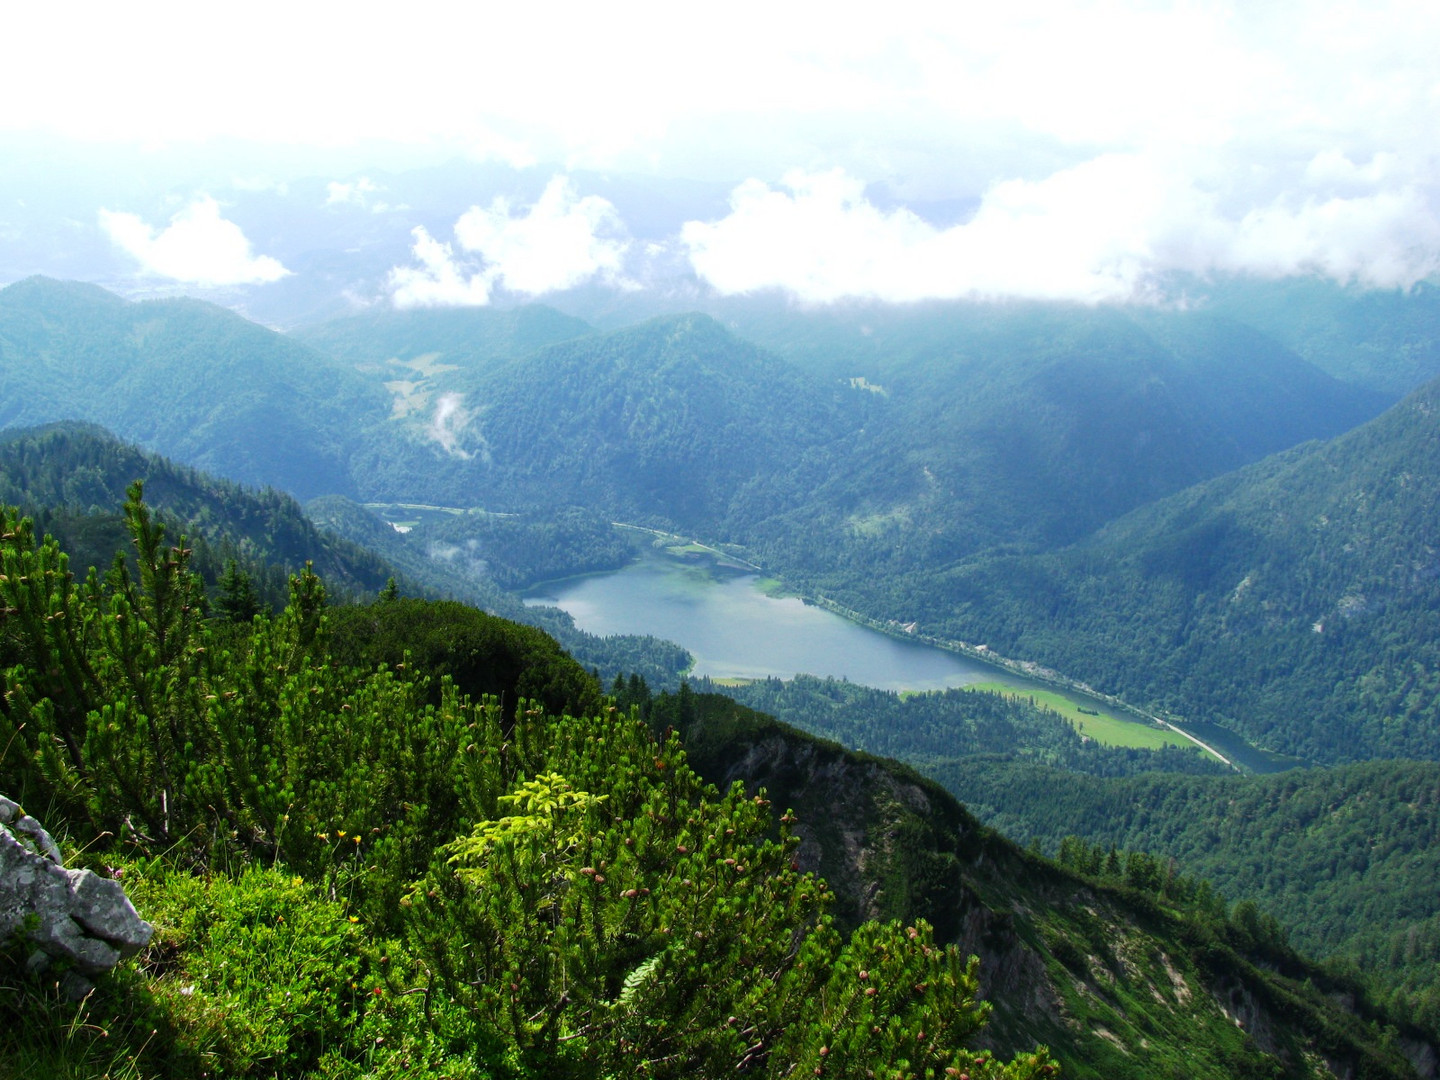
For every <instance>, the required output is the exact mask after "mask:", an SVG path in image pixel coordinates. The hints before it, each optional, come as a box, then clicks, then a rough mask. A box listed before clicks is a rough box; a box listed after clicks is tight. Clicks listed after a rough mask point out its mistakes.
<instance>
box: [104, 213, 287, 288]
mask: <svg viewBox="0 0 1440 1080" xmlns="http://www.w3.org/2000/svg"><path fill="white" fill-rule="evenodd" d="M100 227H101V228H102V229H104V230H105V232H106V233H107V234H108V235H109V237H110V239H111V240H112V241H113V242H114V243H115V244H116V245H117V246H119V247H120V248H122V249H124V250H125V251H126V252H128V253H129V254H130V255H132V256H133V257H134V258H135V259H136V260H138V261H139V263H140V265H141V266H142V267H143V268H144V270H145V271H146V272H147V273H150V274H155V275H157V276H159V277H166V278H171V279H172V280H175V281H183V282H187V283H190V284H195V285H263V284H267V283H269V282H272V281H279V280H280V279H281V278H282V277H285V276H286V275H288V274H289V273H290V271H289V270H287V269H285V267H284V266H282V265H281V264H280V262H279V260H277V259H273V258H271V257H270V256H268V255H255V254H253V253H252V251H251V249H250V241H249V240H247V239H246V238H245V234H244V233H243V232H241V230H240V226H238V225H236V224H235V223H234V222H233V221H227V220H225V218H223V217H221V216H220V205H219V204H218V203H217V202H216V201H215V200H214V199H212V198H210V197H209V196H206V197H204V198H200V199H197V200H195V201H194V202H192V203H191V204H190V205H189V206H187V207H186V208H185V209H183V210H181V211H180V212H179V213H178V214H176V215H175V216H174V217H172V218H171V219H170V224H169V225H168V226H166V227H165V228H163V229H160V230H158V231H157V230H156V229H154V228H152V227H151V226H150V225H149V224H148V223H146V222H145V221H144V220H142V219H141V218H140V216H139V215H137V214H127V213H118V212H116V211H112V210H104V209H102V210H101V211H100Z"/></svg>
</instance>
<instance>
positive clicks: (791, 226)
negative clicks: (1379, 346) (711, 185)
mask: <svg viewBox="0 0 1440 1080" xmlns="http://www.w3.org/2000/svg"><path fill="white" fill-rule="evenodd" d="M1291 173H1292V174H1293V175H1288V176H1278V177H1277V176H1275V175H1274V171H1273V170H1272V172H1271V174H1269V175H1268V176H1266V177H1264V178H1263V180H1262V181H1257V182H1247V181H1244V180H1243V179H1242V182H1240V183H1236V181H1235V180H1234V177H1235V176H1236V175H1239V176H1241V177H1242V178H1244V177H1245V176H1246V174H1245V173H1244V172H1243V170H1242V171H1240V172H1239V173H1235V172H1229V173H1225V172H1220V171H1218V170H1207V169H1206V168H1204V167H1202V166H1197V163H1196V162H1194V161H1187V162H1181V161H1171V160H1166V159H1165V158H1164V157H1163V156H1159V155H1150V154H1145V153H1116V154H1107V155H1102V156H1099V157H1096V158H1094V159H1092V160H1090V161H1086V162H1084V163H1082V164H1079V165H1076V166H1073V167H1070V168H1066V169H1061V170H1059V171H1056V172H1054V173H1052V174H1051V175H1049V176H1047V177H1044V178H1042V179H1038V180H1025V179H1014V180H1004V181H1000V182H997V183H994V184H992V185H991V186H990V187H989V189H988V190H986V191H985V192H984V194H983V197H982V198H981V200H980V203H979V206H978V208H977V209H976V211H975V213H974V214H973V216H972V217H971V218H970V219H969V220H968V221H965V222H963V223H961V224H958V225H954V226H952V227H949V228H939V227H936V226H934V225H931V224H930V223H928V222H926V221H925V220H923V219H922V218H920V217H919V216H918V215H916V214H915V213H913V212H911V211H910V210H908V209H905V208H903V207H902V208H899V209H894V210H888V211H887V210H881V209H879V208H877V207H876V206H875V205H874V204H873V203H872V202H871V201H870V200H869V199H867V197H866V194H865V190H864V186H863V184H862V183H861V182H860V181H859V180H857V179H855V178H853V177H851V176H849V175H847V174H846V173H845V172H843V171H841V170H833V171H830V172H822V173H806V172H802V171H795V172H791V173H789V174H787V175H786V177H785V178H784V180H783V181H782V182H781V183H780V184H779V185H776V186H773V187H772V186H771V185H769V184H766V183H763V182H761V181H758V180H750V181H747V182H745V183H743V184H741V185H740V186H739V187H737V188H736V189H735V190H734V192H733V194H732V196H731V208H730V213H729V215H727V216H726V217H724V218H722V219H720V220H719V221H714V222H702V221H691V222H688V223H687V224H686V225H685V226H684V228H683V230H682V232H681V243H682V246H683V247H684V249H685V250H686V252H687V253H688V256H689V259H690V262H691V265H692V267H693V269H694V271H695V272H696V274H697V275H699V277H701V278H702V279H703V280H704V281H706V282H708V283H709V284H710V285H711V286H712V287H713V288H715V289H716V290H717V291H719V292H721V293H727V294H730V293H746V292H753V291H756V290H761V289H771V288H773V289H781V290H784V291H786V292H789V293H791V294H792V295H794V296H795V297H797V298H798V299H801V300H803V301H807V302H814V303H825V302H830V301H835V300H840V299H842V298H849V297H858V298H871V299H879V300H886V301H913V300H922V299H932V298H934V299H939V298H947V299H950V298H962V297H1021V298H1034V299H1063V300H1077V301H1082V302H1087V303H1097V302H1105V301H1133V300H1147V299H1156V298H1160V297H1162V296H1163V284H1164V281H1165V279H1166V278H1167V276H1168V275H1171V274H1173V273H1176V272H1183V273H1189V274H1199V275H1202V276H1203V275H1211V274H1221V273H1248V274H1258V275H1263V276H1267V277H1282V276H1287V275H1293V274H1321V275H1324V276H1327V277H1330V278H1333V279H1335V280H1337V281H1341V282H1347V283H1349V282H1354V283H1358V284H1361V285H1365V286H1372V287H1384V288H1392V287H1402V288H1404V287H1409V286H1411V285H1413V284H1414V283H1415V282H1416V281H1418V280H1420V279H1421V278H1424V277H1426V276H1428V275H1430V274H1433V273H1435V272H1436V271H1437V269H1440V214H1437V210H1436V206H1437V200H1436V198H1435V197H1434V195H1433V193H1431V192H1430V191H1429V190H1427V189H1426V188H1425V187H1424V186H1422V185H1421V184H1419V183H1417V182H1416V181H1415V180H1413V179H1411V178H1407V177H1406V176H1405V175H1404V172H1403V170H1401V169H1399V168H1398V167H1396V166H1395V162H1393V161H1392V160H1390V159H1387V158H1386V157H1384V156H1383V155H1377V156H1376V157H1375V158H1374V159H1372V160H1371V161H1369V162H1367V163H1363V164H1357V163H1355V162H1352V161H1350V160H1349V159H1348V158H1347V157H1345V156H1344V155H1343V154H1340V153H1338V152H1333V151H1327V152H1325V153H1322V154H1319V155H1315V156H1314V157H1313V158H1312V159H1311V160H1310V161H1308V162H1305V163H1303V164H1302V165H1301V166H1299V167H1296V168H1294V169H1292V170H1291Z"/></svg>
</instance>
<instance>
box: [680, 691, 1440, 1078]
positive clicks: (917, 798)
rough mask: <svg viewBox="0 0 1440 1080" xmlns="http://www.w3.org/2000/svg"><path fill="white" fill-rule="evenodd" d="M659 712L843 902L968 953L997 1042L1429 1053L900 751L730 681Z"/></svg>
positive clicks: (1116, 1070) (1131, 1073)
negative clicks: (980, 815)
mask: <svg viewBox="0 0 1440 1080" xmlns="http://www.w3.org/2000/svg"><path fill="white" fill-rule="evenodd" d="M652 724H660V725H664V724H673V725H674V726H676V727H677V729H678V730H680V731H681V732H682V733H683V734H684V736H685V742H686V746H687V753H688V756H689V759H690V761H691V763H692V764H693V765H694V766H695V767H696V768H697V769H698V770H699V771H700V772H701V774H702V775H704V776H705V777H706V778H707V779H709V780H711V781H712V782H714V783H717V784H720V785H721V786H722V787H723V786H724V785H725V784H727V783H729V782H730V781H732V780H736V779H739V780H744V781H745V782H746V784H747V785H748V786H749V787H750V789H751V790H754V789H756V788H759V787H763V788H765V789H766V792H767V796H768V798H769V799H770V800H771V802H772V803H773V805H774V806H775V807H776V808H777V809H779V808H780V807H791V808H793V809H794V810H795V812H796V814H797V815H798V817H799V819H800V824H799V825H798V826H797V829H798V831H799V834H800V835H801V837H802V844H801V849H800V854H801V860H802V864H804V865H809V866H813V867H815V868H816V869H818V870H819V871H820V872H821V873H823V874H824V875H825V877H826V880H827V881H829V882H830V883H831V884H832V886H833V888H834V889H835V892H836V908H837V915H838V917H840V918H841V919H843V920H844V921H845V922H847V923H851V924H853V923H858V922H860V921H861V920H864V919H868V918H902V919H907V920H909V919H913V918H915V917H917V916H920V917H923V918H925V919H927V920H929V921H931V922H932V923H933V924H934V925H935V926H936V928H937V936H938V937H941V938H943V939H950V940H958V941H959V942H960V944H961V946H962V948H963V949H965V950H967V951H970V952H974V953H976V954H978V955H979V956H980V957H981V960H982V983H983V986H984V987H985V993H986V996H987V997H988V999H989V1000H990V1001H991V1002H992V1003H993V1004H994V1006H995V1015H994V1017H993V1018H992V1021H991V1025H990V1028H989V1032H990V1038H992V1039H993V1040H994V1045H996V1047H997V1048H998V1049H1000V1050H1001V1051H1002V1052H1008V1050H1009V1049H1010V1048H1011V1047H1019V1046H1028V1045H1031V1044H1033V1043H1034V1042H1035V1041H1036V1040H1037V1039H1038V1040H1040V1041H1044V1042H1047V1043H1048V1044H1049V1045H1050V1047H1051V1048H1052V1050H1054V1051H1055V1052H1056V1055H1057V1057H1059V1059H1060V1060H1061V1061H1062V1063H1063V1065H1064V1069H1065V1075H1067V1076H1073V1077H1082V1078H1090V1077H1094V1078H1097V1080H1098V1078H1104V1080H1120V1078H1125V1077H1137V1078H1138V1077H1154V1076H1190V1077H1211V1076H1213V1077H1226V1078H1230V1077H1237V1076H1312V1075H1313V1076H1326V1075H1334V1076H1357V1075H1359V1076H1369V1075H1374V1076H1387V1075H1393V1076H1405V1075H1414V1073H1413V1072H1412V1071H1411V1070H1412V1069H1417V1070H1419V1071H1420V1073H1421V1074H1422V1075H1431V1074H1432V1073H1433V1070H1434V1061H1435V1057H1434V1054H1435V1050H1434V1046H1433V1036H1427V1035H1426V1034H1424V1033H1423V1032H1422V1031H1420V1030H1419V1029H1407V1030H1405V1031H1403V1032H1396V1033H1395V1036H1393V1037H1392V1038H1391V1039H1390V1040H1389V1042H1388V1043H1386V1044H1385V1045H1384V1046H1382V1045H1381V1044H1380V1042H1379V1041H1376V1039H1375V1035H1374V1034H1367V1030H1368V1031H1369V1032H1375V1031H1376V1029H1375V1028H1374V1027H1370V1024H1372V1023H1374V1022H1375V1021H1377V1020H1378V1021H1379V1022H1380V1023H1382V1024H1383V1023H1384V1020H1383V1019H1382V1014H1381V1013H1380V1012H1379V1011H1378V1010H1376V1009H1375V1007H1374V1006H1373V1005H1369V1004H1367V1003H1366V1002H1365V1000H1364V996H1363V994H1361V993H1359V992H1358V990H1357V988H1356V987H1355V986H1354V985H1350V984H1347V983H1346V982H1344V981H1343V980H1339V979H1336V978H1334V977H1332V976H1327V975H1326V974H1325V973H1323V972H1322V971H1321V970H1320V969H1318V968H1317V967H1315V966H1314V965H1312V964H1309V963H1308V962H1306V961H1304V960H1303V959H1301V958H1300V957H1298V956H1297V955H1295V954H1294V953H1293V952H1291V951H1290V950H1288V949H1287V948H1285V947H1284V946H1283V945H1281V944H1279V943H1276V942H1267V941H1264V940H1260V939H1259V938H1256V937H1254V936H1247V932H1246V931H1244V930H1243V929H1241V928H1240V927H1239V926H1238V925H1236V924H1233V923H1225V922H1224V921H1223V920H1220V921H1216V919H1215V917H1214V916H1213V915H1211V916H1205V915H1204V914H1203V913H1200V912H1197V911H1195V910H1193V909H1190V908H1188V907H1187V906H1186V902H1185V901H1182V900H1180V899H1177V896H1178V895H1179V894H1180V893H1181V892H1183V887H1181V888H1179V889H1177V890H1176V892H1175V894H1174V895H1172V894H1171V893H1170V892H1167V891H1166V890H1165V889H1161V890H1160V891H1159V892H1158V893H1156V892H1150V891H1146V890H1139V889H1118V888H1113V887H1106V886H1103V885H1101V884H1098V883H1097V882H1095V881H1092V880H1089V879H1086V878H1083V877H1081V876H1077V875H1075V874H1072V873H1068V872H1066V871H1064V870H1061V869H1060V868H1058V867H1057V866H1055V865H1054V864H1053V863H1050V862H1049V861H1047V860H1045V859H1042V858H1039V857H1038V856H1035V855H1032V854H1029V853H1026V852H1024V851H1022V850H1021V849H1020V848H1018V847H1017V846H1016V845H1014V844H1013V843H1011V842H1010V841H1008V840H1006V839H1005V838H1004V837H1002V836H1000V835H999V834H997V833H995V832H992V831H991V830H989V829H986V828H984V827H983V826H981V825H980V824H979V823H978V822H977V821H976V820H975V819H974V818H973V817H972V816H971V814H970V813H969V812H968V811H966V810H965V809H964V808H963V807H962V806H960V805H959V804H958V803H957V802H955V800H954V799H953V798H952V797H951V796H950V795H948V794H947V793H946V792H945V791H944V790H943V789H942V788H940V787H939V786H938V785H937V784H935V783H934V782H932V781H928V780H925V779H923V778H921V777H920V776H919V775H917V774H915V773H914V772H912V771H911V770H909V769H907V768H905V767H903V766H900V765H898V764H896V763H895V762H891V761H886V760H884V759H880V758H873V757H869V756H867V755H862V754H852V753H848V752H846V751H845V750H843V749H842V748H840V747H839V746H836V745H835V744H833V743H827V742H823V741H820V740H817V739H815V738H814V737H812V736H807V735H804V734H802V733H800V732H798V731H796V730H794V729H793V728H789V727H787V726H785V725H782V724H777V723H776V722H775V721H773V720H771V719H770V718H769V717H765V716H763V715H761V714H757V713H754V712H751V711H750V710H748V709H745V708H744V707H742V706H738V705H736V704H734V703H733V702H731V701H729V700H728V699H726V698H722V697H718V696H711V695H686V694H684V693H682V694H681V695H678V696H672V697H669V698H665V699H662V700H661V701H659V702H657V703H656V705H655V706H654V709H653V714H652ZM1367 1017H1368V1018H1369V1019H1366V1018H1367ZM1402 1046H1403V1047H1404V1048H1405V1053H1408V1054H1410V1055H1411V1060H1409V1061H1407V1060H1406V1058H1405V1057H1404V1056H1403V1054H1402V1052H1401V1049H1400V1048H1401V1047H1402Z"/></svg>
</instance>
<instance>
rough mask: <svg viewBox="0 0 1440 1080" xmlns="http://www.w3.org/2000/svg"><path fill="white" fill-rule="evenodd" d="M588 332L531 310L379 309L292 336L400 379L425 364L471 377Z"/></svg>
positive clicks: (547, 311)
mask: <svg viewBox="0 0 1440 1080" xmlns="http://www.w3.org/2000/svg"><path fill="white" fill-rule="evenodd" d="M589 333H592V329H591V327H590V325H589V324H588V323H586V322H585V321H584V320H582V319H576V318H573V317H571V316H569V315H562V314H561V313H560V312H558V311H556V310H555V309H553V308H548V307H545V306H544V305H541V304H532V305H528V306H526V307H520V308H511V309H508V310H498V309H495V308H414V309H411V310H408V311H396V310H395V309H394V308H390V307H383V308H380V309H378V310H373V311H367V312H364V313H362V314H359V315H351V316H347V317H346V318H343V319H335V320H333V321H331V322H326V323H320V324H319V325H316V326H310V327H302V328H300V329H299V330H296V331H294V332H293V336H294V337H296V338H298V339H299V340H300V341H303V342H305V343H306V344H307V345H311V346H314V347H315V348H317V349H319V350H321V351H322V352H325V353H328V354H329V355H330V356H333V357H335V358H336V359H337V360H341V361H343V362H344V363H347V364H351V365H356V366H359V365H382V366H392V367H393V368H394V369H395V375H396V377H397V378H401V377H404V375H405V374H406V369H409V371H410V372H412V373H413V372H415V371H416V370H417V368H416V366H415V365H417V363H418V364H420V365H421V366H424V365H425V363H426V362H427V361H428V362H429V363H431V364H433V365H435V366H437V367H438V368H439V370H441V371H445V370H458V371H465V372H474V371H476V370H479V369H481V368H483V367H484V366H485V365H487V364H490V363H493V362H495V361H500V360H509V359H512V358H514V357H517V356H528V355H529V354H530V353H532V352H535V351H537V350H538V349H542V348H544V347H545V346H546V345H554V344H556V343H558V342H561V341H569V340H570V339H572V338H577V337H584V336H585V335H586V334H589ZM411 377H412V378H413V377H415V376H414V375H413V374H412V375H411Z"/></svg>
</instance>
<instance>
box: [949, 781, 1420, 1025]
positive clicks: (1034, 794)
mask: <svg viewBox="0 0 1440 1080" xmlns="http://www.w3.org/2000/svg"><path fill="white" fill-rule="evenodd" d="M932 775H934V776H935V777H936V779H938V780H940V781H941V782H943V783H944V784H945V785H946V787H947V788H948V789H949V790H950V791H951V792H953V793H955V795H956V796H957V797H958V798H961V799H963V800H964V801H965V802H966V804H967V805H968V806H969V807H970V808H971V809H972V810H973V811H974V812H975V813H976V814H977V815H979V816H980V817H981V818H982V819H983V820H985V821H986V822H988V823H990V824H992V825H994V826H995V827H997V828H999V829H1001V830H1002V831H1004V832H1005V833H1006V834H1007V835H1009V836H1012V837H1014V838H1016V839H1017V840H1020V841H1022V842H1023V841H1029V840H1037V841H1039V842H1040V845H1041V847H1042V848H1043V849H1044V850H1046V851H1050V852H1055V851H1057V850H1058V849H1059V848H1060V845H1061V842H1062V841H1063V840H1064V839H1065V838H1066V837H1071V836H1074V837H1079V838H1081V839H1084V840H1085V841H1087V842H1088V843H1090V844H1094V845H1099V846H1100V847H1101V848H1102V850H1103V849H1108V848H1111V847H1117V848H1119V849H1120V850H1121V851H1124V850H1127V849H1128V850H1132V851H1146V852H1151V853H1153V854H1155V855H1157V856H1161V857H1164V858H1168V859H1173V860H1175V862H1176V863H1177V864H1178V865H1180V866H1183V867H1184V868H1185V869H1186V872H1187V873H1193V874H1196V875H1198V876H1200V877H1203V878H1206V879H1208V880H1210V881H1212V882H1213V883H1214V884H1215V886H1216V888H1217V889H1219V890H1220V892H1222V893H1223V894H1224V895H1226V896H1229V897H1232V898H1235V899H1240V898H1249V899H1252V900H1254V901H1255V902H1257V903H1258V904H1259V905H1260V906H1261V907H1262V908H1263V909H1264V910H1266V911H1269V912H1271V913H1272V914H1274V915H1275V916H1276V917H1277V918H1279V919H1280V921H1281V922H1282V923H1283V924H1284V925H1285V926H1286V928H1287V929H1288V930H1289V933H1290V937H1291V940H1292V941H1293V942H1294V943H1295V945H1296V946H1297V947H1299V948H1301V949H1304V950H1306V951H1307V952H1312V953H1314V954H1316V955H1320V956H1324V957H1329V958H1341V959H1345V960H1349V961H1351V962H1353V963H1354V964H1355V965H1356V967H1357V969H1361V970H1364V971H1366V972H1368V973H1369V976H1370V978H1371V979H1373V981H1374V982H1375V983H1376V984H1377V985H1379V986H1381V987H1384V988H1385V992H1387V993H1389V994H1391V995H1393V999H1394V1001H1395V1003H1396V1005H1397V1007H1398V1008H1400V1009H1401V1011H1402V1012H1405V1013H1408V1014H1410V1015H1412V1016H1414V1017H1416V1018H1417V1019H1418V1020H1420V1021H1421V1022H1423V1023H1424V1024H1425V1025H1427V1026H1428V1027H1431V1028H1434V1027H1435V1026H1436V1025H1437V1024H1440V903H1437V900H1436V895H1435V887H1434V883H1435V881H1436V878H1437V875H1440V850H1437V848H1436V843H1435V838H1436V836H1437V835H1440V765H1437V764H1435V763H1431V762H1389V761H1375V762H1365V763H1363V764H1359V765H1347V766H1343V767H1339V768H1334V769H1296V770H1291V771H1289V772H1286V773H1282V774H1279V775H1274V776H1267V777H1238V776H1230V777H1221V776H1212V777H1195V776H1191V777H1177V776H1156V775H1150V776H1136V777H1127V778H1117V779H1110V780H1101V779H1098V778H1092V777H1084V776H1076V775H1074V774H1064V775H1061V774H1058V773H1057V772H1056V771H1055V770H1053V769H1050V768H1045V767H1040V766H1035V765H1031V764H1024V763H1016V762H1000V761H995V760H991V761H981V760H971V761H952V762H949V763H947V764H945V765H943V766H941V767H940V768H937V769H935V770H933V771H932Z"/></svg>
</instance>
